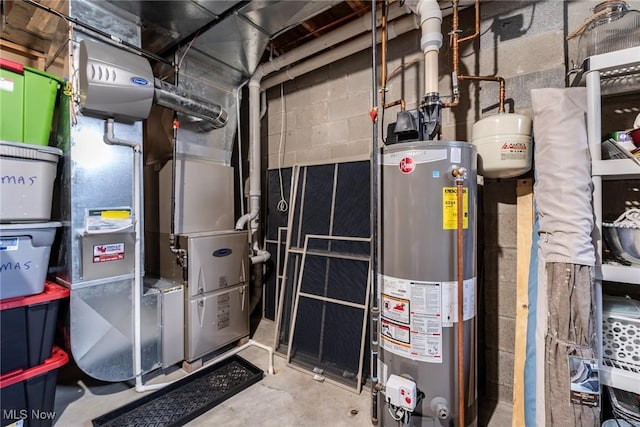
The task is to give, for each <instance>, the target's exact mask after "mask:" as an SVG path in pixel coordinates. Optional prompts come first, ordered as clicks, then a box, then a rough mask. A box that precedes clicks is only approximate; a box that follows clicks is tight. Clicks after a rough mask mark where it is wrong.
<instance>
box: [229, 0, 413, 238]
mask: <svg viewBox="0 0 640 427" xmlns="http://www.w3.org/2000/svg"><path fill="white" fill-rule="evenodd" d="M406 13H408V10H407V9H406V8H404V7H394V8H392V9H391V11H390V13H389V19H393V18H397V17H399V16H402V15H404V14H406ZM370 21H371V14H370V13H368V14H367V15H365V16H363V17H362V18H361V19H357V20H355V21H352V22H350V23H348V24H346V25H343V26H342V27H339V28H338V29H336V30H333V31H331V32H330V33H327V34H325V35H323V36H321V37H318V38H317V39H315V40H312V41H310V42H308V43H306V44H304V45H302V46H301V47H300V48H298V49H295V50H292V51H290V52H287V53H285V54H283V55H281V56H279V57H277V58H276V59H274V60H273V61H270V62H266V63H263V64H261V65H260V66H259V67H258V68H257V69H256V71H255V73H254V74H253V76H252V77H251V80H250V81H249V206H250V210H249V213H247V214H246V215H243V216H242V217H240V218H239V219H238V221H237V222H236V230H242V229H243V228H244V227H245V225H246V224H247V222H249V221H251V220H254V219H255V218H257V217H258V213H259V211H260V198H261V194H262V193H261V189H260V170H261V168H262V166H261V158H260V91H261V84H260V82H261V81H262V78H263V77H265V76H266V75H268V74H270V73H273V72H274V71H278V70H280V69H281V68H283V67H287V66H289V65H291V64H293V63H294V62H297V61H299V60H302V59H304V58H307V57H309V56H311V55H314V54H316V53H318V52H321V51H323V50H325V49H327V48H329V47H332V46H334V45H336V44H338V43H342V42H345V41H347V40H349V39H352V38H353V37H355V36H357V35H359V34H362V33H363V32H365V31H369V30H371V23H370ZM367 47H368V46H364V47H362V48H360V49H359V50H363V49H365V48H367ZM359 50H357V51H355V52H358V51H359ZM355 52H353V53H355ZM348 55H350V54H347V55H345V56H348ZM345 56H343V57H345ZM337 59H340V58H337ZM315 68H318V66H316V67H315ZM309 71H311V70H309ZM285 80H287V79H285ZM283 81H284V80H283ZM276 84H277V83H276ZM262 89H266V87H262Z"/></svg>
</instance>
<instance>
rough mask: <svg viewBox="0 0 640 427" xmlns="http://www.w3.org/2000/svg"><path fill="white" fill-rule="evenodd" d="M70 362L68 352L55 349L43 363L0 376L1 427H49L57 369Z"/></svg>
mask: <svg viewBox="0 0 640 427" xmlns="http://www.w3.org/2000/svg"><path fill="white" fill-rule="evenodd" d="M68 361H69V356H68V355H67V353H65V352H64V351H62V350H61V349H59V348H57V347H54V349H53V353H52V355H51V357H49V358H48V359H47V360H45V361H44V363H42V364H40V365H38V366H34V367H33V368H30V369H26V370H17V371H11V372H8V373H6V374H4V375H1V376H0V400H1V401H2V411H1V413H0V425H2V426H6V425H12V426H24V427H49V426H52V425H53V421H54V418H55V412H54V411H53V409H54V403H55V397H56V380H57V377H58V368H60V367H61V366H63V365H65V364H66V363H67V362H68Z"/></svg>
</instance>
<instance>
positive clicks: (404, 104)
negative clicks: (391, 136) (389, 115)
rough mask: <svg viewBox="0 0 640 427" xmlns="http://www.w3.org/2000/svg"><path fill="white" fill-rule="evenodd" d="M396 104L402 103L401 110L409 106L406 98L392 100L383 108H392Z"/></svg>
mask: <svg viewBox="0 0 640 427" xmlns="http://www.w3.org/2000/svg"><path fill="white" fill-rule="evenodd" d="M396 105H400V111H404V110H405V109H406V108H407V104H406V102H405V101H404V99H397V100H395V101H391V102H389V103H387V104H384V105H383V108H391V107H395V106H396Z"/></svg>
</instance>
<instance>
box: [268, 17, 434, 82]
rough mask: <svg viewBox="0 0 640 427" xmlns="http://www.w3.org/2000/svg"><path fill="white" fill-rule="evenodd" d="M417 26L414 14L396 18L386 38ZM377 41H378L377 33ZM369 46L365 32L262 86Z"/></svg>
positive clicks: (393, 36) (391, 37)
mask: <svg viewBox="0 0 640 427" xmlns="http://www.w3.org/2000/svg"><path fill="white" fill-rule="evenodd" d="M418 28H419V25H418V21H417V20H416V17H415V16H414V15H410V16H407V17H404V18H401V19H398V20H396V21H393V22H390V23H389V24H388V25H387V38H388V39H389V40H392V39H394V38H396V37H398V36H400V35H402V34H404V33H408V32H409V31H412V30H415V29H418ZM378 43H380V35H379V34H378ZM370 47H371V36H370V35H368V34H365V35H363V36H361V37H358V38H356V39H353V40H351V41H350V42H348V43H345V44H343V45H340V46H337V47H336V48H335V49H331V50H330V51H328V52H325V53H321V54H320V55H317V56H314V57H313V58H311V59H309V60H308V61H305V62H303V63H302V64H299V65H296V66H293V67H291V68H289V69H288V70H286V71H283V72H281V73H278V74H276V75H274V76H271V77H269V78H267V79H265V80H264V82H263V83H262V88H263V89H268V88H270V87H273V86H276V85H279V84H280V83H283V82H286V81H287V80H293V79H295V78H296V77H299V76H301V75H303V74H306V73H308V72H310V71H313V70H316V69H318V68H320V67H322V66H325V65H327V64H330V63H332V62H335V61H338V60H340V59H343V58H346V57H348V56H351V55H353V54H354V53H358V52H360V51H362V50H364V49H367V48H370ZM436 65H437V64H436ZM437 81H438V79H437V76H436V83H437Z"/></svg>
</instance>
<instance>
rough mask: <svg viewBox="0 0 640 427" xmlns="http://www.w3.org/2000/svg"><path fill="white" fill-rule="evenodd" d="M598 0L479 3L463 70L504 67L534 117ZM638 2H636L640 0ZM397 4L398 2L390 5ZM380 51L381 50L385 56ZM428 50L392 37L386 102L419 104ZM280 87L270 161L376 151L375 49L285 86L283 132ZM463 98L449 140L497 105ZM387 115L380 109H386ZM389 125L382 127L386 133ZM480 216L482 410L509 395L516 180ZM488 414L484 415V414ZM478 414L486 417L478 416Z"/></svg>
mask: <svg viewBox="0 0 640 427" xmlns="http://www.w3.org/2000/svg"><path fill="white" fill-rule="evenodd" d="M596 3H597V2H595V1H557V0H542V1H540V0H536V1H520V0H519V1H486V2H482V3H481V27H480V34H481V36H480V37H479V39H476V40H474V41H473V42H467V43H465V44H463V45H462V46H461V50H460V58H461V64H460V70H461V73H463V74H470V75H489V76H493V75H499V76H502V77H504V78H505V79H506V95H507V100H508V102H507V111H511V112H518V113H522V114H527V115H529V116H532V109H531V96H530V91H531V89H534V88H543V87H564V86H565V76H566V72H567V70H568V67H569V65H570V64H568V61H570V59H573V58H575V57H576V51H577V40H573V41H570V42H566V41H565V37H566V34H568V33H569V32H571V31H572V30H573V29H574V28H576V27H577V26H578V25H579V24H581V23H582V22H583V21H584V19H585V18H586V17H588V16H590V15H591V14H592V12H591V10H590V9H591V8H592V7H593V6H594V5H595V4H596ZM639 3H640V0H633V1H630V2H629V4H630V5H631V6H632V7H635V8H640V5H639ZM392 7H393V6H392ZM460 18H461V25H460V26H461V28H462V29H463V36H464V35H467V34H470V33H471V32H472V31H473V10H472V9H467V10H464V11H463V12H462V13H461V17H460ZM450 30H451V17H450V16H449V17H446V18H445V20H444V22H443V34H445V37H444V45H443V47H442V49H441V52H440V95H441V97H442V98H443V100H444V101H447V100H449V99H450V96H451V89H450V77H449V73H450V72H451V49H450V46H449V41H448V40H447V37H446V34H447V33H448V32H449V31H450ZM378 58H379V56H378ZM422 58H423V55H422V52H421V51H420V33H419V31H414V32H410V33H407V34H405V35H401V36H399V37H398V38H397V39H394V40H392V41H390V43H389V49H388V73H389V81H388V91H387V94H386V100H387V102H389V101H393V100H396V99H399V98H403V99H404V100H405V101H406V105H407V108H408V109H413V108H416V107H417V106H418V104H419V102H420V99H421V98H422V95H423V81H422V79H423V64H422V62H421V60H422ZM280 90H281V89H280V87H275V88H271V89H270V90H269V91H268V92H267V97H268V113H267V117H266V119H265V120H264V122H263V127H262V129H263V140H264V139H267V140H268V147H269V149H268V167H269V168H276V167H278V166H279V165H281V166H283V167H284V166H291V165H293V164H310V163H327V162H335V161H343V160H351V159H367V158H368V157H369V155H370V152H371V146H372V142H371V133H372V132H371V122H370V119H369V116H368V112H369V109H370V108H371V90H372V89H371V57H370V51H364V52H361V53H358V54H356V55H353V56H351V57H349V58H346V59H343V60H341V61H338V62H335V63H332V64H327V65H326V66H324V67H323V68H321V69H318V70H316V71H314V72H312V73H309V74H308V75H306V76H303V77H301V78H298V79H297V80H295V81H289V82H287V83H285V84H284V85H283V93H284V98H285V109H284V111H285V113H284V117H285V125H284V134H281V126H282V121H281V118H282V116H283V114H282V100H281V92H280ZM460 90H461V94H462V97H461V102H460V105H459V106H458V107H457V108H455V109H451V110H449V109H445V110H444V111H443V116H442V125H443V128H442V138H443V139H456V140H463V141H465V140H466V141H469V140H471V127H472V125H473V123H474V122H475V121H477V120H478V119H480V118H482V117H484V116H486V115H489V114H495V113H497V102H498V85H497V84H496V83H494V82H480V83H477V82H463V83H462V84H461V87H460ZM398 111H399V107H392V108H389V109H387V110H386V111H385V114H384V123H385V127H386V125H387V124H388V123H390V122H393V121H395V116H396V113H397V112H398ZM379 118H380V119H382V117H381V116H379ZM385 135H386V129H380V136H381V138H384V136H385ZM482 193H483V197H482V199H483V206H482V207H481V211H483V212H484V216H483V217H482V218H481V221H482V230H481V234H482V235H484V247H482V248H481V249H482V250H481V251H480V255H479V260H478V263H479V266H480V270H481V274H482V277H483V279H484V283H483V287H482V291H483V294H482V295H480V296H479V300H480V302H481V303H482V304H481V306H480V307H479V314H480V316H482V318H481V321H480V325H481V329H480V331H479V334H480V340H481V342H480V347H479V353H480V354H479V358H480V363H481V365H480V366H486V367H487V369H486V370H481V372H480V375H479V388H478V394H479V396H481V399H482V401H481V408H482V407H485V408H487V407H488V408H492V407H495V405H493V404H492V403H491V402H494V403H496V404H497V403H498V402H511V401H512V395H513V362H514V341H515V338H514V334H515V301H516V270H517V261H516V260H517V256H516V255H517V254H516V228H517V223H516V181H515V180H514V179H511V180H490V179H487V180H486V181H485V185H484V188H483V191H482ZM484 421H486V419H485V420H484ZM481 422H483V419H482V414H481Z"/></svg>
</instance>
